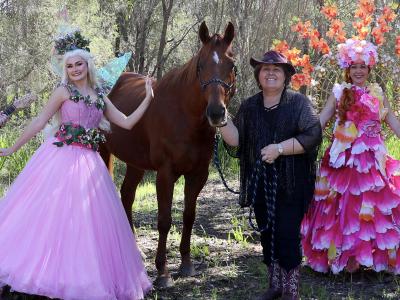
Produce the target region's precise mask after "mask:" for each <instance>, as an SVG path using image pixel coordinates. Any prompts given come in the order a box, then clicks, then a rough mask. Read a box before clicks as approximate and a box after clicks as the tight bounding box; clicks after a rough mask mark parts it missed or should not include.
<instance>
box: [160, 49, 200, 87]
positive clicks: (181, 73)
mask: <svg viewBox="0 0 400 300" xmlns="http://www.w3.org/2000/svg"><path fill="white" fill-rule="evenodd" d="M198 57H199V53H197V54H196V55H195V56H193V57H192V58H191V59H190V60H189V61H188V62H186V63H185V64H184V65H183V66H181V67H177V68H175V69H172V70H171V71H169V72H168V73H167V74H165V75H164V76H163V77H162V79H161V80H159V81H158V82H157V83H158V84H157V85H158V87H162V88H166V89H167V88H171V87H174V86H181V85H182V83H183V82H193V81H194V80H195V79H196V78H197V61H198Z"/></svg>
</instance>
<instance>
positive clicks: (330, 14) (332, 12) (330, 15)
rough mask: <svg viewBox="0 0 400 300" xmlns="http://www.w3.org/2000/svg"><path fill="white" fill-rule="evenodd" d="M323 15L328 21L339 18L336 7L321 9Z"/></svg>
mask: <svg viewBox="0 0 400 300" xmlns="http://www.w3.org/2000/svg"><path fill="white" fill-rule="evenodd" d="M321 13H322V14H323V15H324V16H325V17H326V18H327V19H328V20H333V19H335V18H336V17H337V14H338V11H337V7H336V5H332V6H324V7H322V9H321Z"/></svg>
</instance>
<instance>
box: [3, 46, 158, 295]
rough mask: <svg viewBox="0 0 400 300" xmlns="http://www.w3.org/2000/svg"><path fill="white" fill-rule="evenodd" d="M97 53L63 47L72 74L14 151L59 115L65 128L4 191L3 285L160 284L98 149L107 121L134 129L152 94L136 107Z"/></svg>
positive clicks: (45, 290)
mask: <svg viewBox="0 0 400 300" xmlns="http://www.w3.org/2000/svg"><path fill="white" fill-rule="evenodd" d="M95 74H96V73H95V69H94V65H93V58H92V56H91V55H90V53H89V52H87V51H85V50H82V49H75V50H72V51H69V52H66V54H65V55H64V78H63V79H62V83H61V84H60V85H59V86H58V87H57V88H56V89H55V90H54V92H53V93H52V95H51V97H50V100H49V101H48V103H47V104H46V105H45V107H44V108H43V111H42V112H41V113H40V115H39V116H38V117H37V118H35V119H34V120H33V121H32V122H31V124H30V125H29V126H28V127H27V128H26V130H25V131H24V133H23V134H22V135H21V137H20V138H19V139H18V140H17V141H16V142H15V144H14V145H13V146H12V147H10V148H7V149H0V155H1V156H5V155H10V154H12V153H14V152H15V151H17V150H18V149H19V148H20V147H22V146H23V145H24V144H25V143H26V142H28V141H29V140H30V139H31V138H32V137H33V136H34V135H35V134H37V133H38V132H39V131H40V130H41V129H42V128H43V127H44V126H45V125H46V123H47V121H48V120H49V119H50V118H51V117H52V116H53V115H56V116H58V117H59V121H60V122H59V123H60V124H58V125H59V126H58V127H57V128H58V131H57V132H56V133H55V135H53V136H52V137H50V138H48V139H47V140H46V141H45V142H44V143H43V144H42V145H41V146H40V148H39V149H38V150H37V151H36V153H35V154H34V155H33V156H32V158H31V159H30V161H29V162H28V163H27V165H26V167H25V168H24V170H23V171H22V172H21V174H19V176H18V177H17V178H16V180H15V181H14V183H13V184H12V185H11V187H10V188H9V190H8V192H7V195H6V196H4V198H3V199H2V200H0V287H1V286H5V285H7V286H10V287H11V289H12V290H14V291H18V292H23V293H27V294H33V295H42V296H46V297H50V298H60V299H88V300H89V299H90V300H96V299H99V300H100V299H126V300H128V299H142V298H144V295H145V294H146V292H148V291H149V290H150V289H151V283H150V281H149V279H148V277H147V274H146V270H145V268H144V265H143V262H142V260H141V255H140V252H139V250H138V248H137V246H136V243H135V237H134V235H133V233H132V230H131V228H130V226H129V223H128V220H127V218H126V215H125V212H124V209H123V206H122V204H121V201H120V199H119V197H118V194H117V191H116V188H115V185H114V184H113V182H112V179H111V177H110V175H109V173H108V170H107V168H106V166H105V164H104V162H103V161H102V159H101V157H100V155H99V153H98V152H96V151H95V150H97V147H98V144H99V142H101V141H102V140H103V138H104V136H103V135H102V133H101V131H99V127H100V128H103V129H105V127H107V124H108V126H109V123H108V122H107V121H105V119H104V118H103V114H104V116H105V117H106V118H107V119H108V120H110V121H111V122H113V123H115V124H117V125H118V126H120V127H123V128H126V129H130V128H132V127H133V126H134V125H135V123H137V122H138V121H139V119H140V118H141V116H142V115H143V113H144V112H145V110H146V108H147V107H148V106H149V104H150V102H151V99H152V87H151V85H152V81H151V79H148V78H147V79H146V82H145V88H146V97H145V99H144V100H143V102H142V103H141V105H140V106H139V107H138V108H137V109H136V110H135V111H134V112H133V113H132V114H131V115H129V116H125V115H124V114H122V113H121V112H120V111H119V110H117V109H116V108H115V107H114V105H113V104H112V103H111V102H110V100H109V99H108V98H107V97H106V96H105V95H104V94H103V92H102V90H101V88H100V87H99V86H98V84H97V80H96V75H95Z"/></svg>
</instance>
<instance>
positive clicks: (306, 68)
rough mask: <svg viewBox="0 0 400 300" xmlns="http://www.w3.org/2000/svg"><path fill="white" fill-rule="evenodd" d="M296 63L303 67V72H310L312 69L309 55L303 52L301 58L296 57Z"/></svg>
mask: <svg viewBox="0 0 400 300" xmlns="http://www.w3.org/2000/svg"><path fill="white" fill-rule="evenodd" d="M297 65H298V66H299V67H302V68H303V69H302V71H303V73H305V74H310V73H311V72H312V71H314V67H313V66H312V65H311V62H310V56H309V55H307V54H304V55H303V57H302V58H299V59H298V62H297Z"/></svg>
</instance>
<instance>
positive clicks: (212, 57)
mask: <svg viewBox="0 0 400 300" xmlns="http://www.w3.org/2000/svg"><path fill="white" fill-rule="evenodd" d="M234 36H235V29H234V27H233V24H232V23H231V22H229V23H228V26H227V27H226V29H225V33H224V35H223V36H221V35H219V34H214V35H213V36H210V34H209V32H208V28H207V25H206V23H205V22H203V23H202V24H201V26H200V29H199V37H200V40H201V42H202V43H203V47H202V48H201V49H200V51H199V57H198V61H197V76H198V78H199V82H200V85H201V89H202V92H203V94H204V97H205V98H206V99H207V108H206V116H207V119H208V122H209V123H210V125H211V126H213V127H220V126H223V125H225V124H226V120H227V111H226V106H227V105H228V103H229V101H230V99H231V98H232V96H233V95H234V93H235V89H236V85H235V83H236V67H235V64H234V59H233V52H232V46H231V44H232V40H233V38H234Z"/></svg>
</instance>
